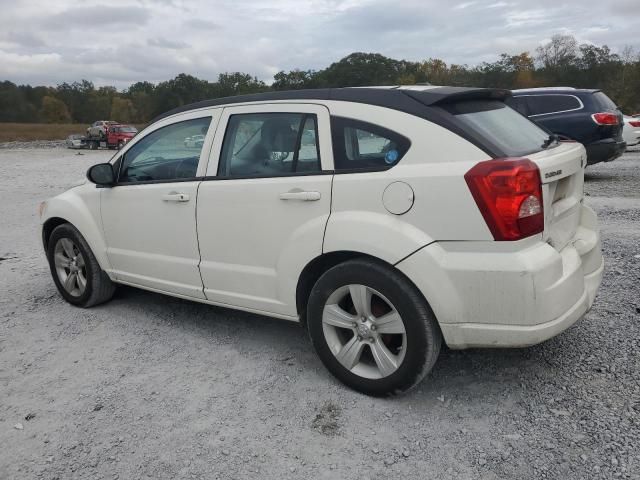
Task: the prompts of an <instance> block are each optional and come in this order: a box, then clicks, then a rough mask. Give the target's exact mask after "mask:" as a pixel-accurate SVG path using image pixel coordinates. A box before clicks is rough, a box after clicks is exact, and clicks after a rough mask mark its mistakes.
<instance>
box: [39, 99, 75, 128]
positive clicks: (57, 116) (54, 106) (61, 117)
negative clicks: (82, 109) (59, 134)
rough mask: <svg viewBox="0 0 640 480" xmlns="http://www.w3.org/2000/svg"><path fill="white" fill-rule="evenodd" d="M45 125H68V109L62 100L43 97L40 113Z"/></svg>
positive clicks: (69, 120) (69, 119)
mask: <svg viewBox="0 0 640 480" xmlns="http://www.w3.org/2000/svg"><path fill="white" fill-rule="evenodd" d="M40 113H41V116H42V119H43V120H44V122H45V123H70V122H71V115H70V114H69V109H68V108H67V106H66V105H65V103H64V102H63V101H62V100H59V99H57V98H55V97H50V96H48V95H47V96H45V97H43V98H42V110H41V111H40Z"/></svg>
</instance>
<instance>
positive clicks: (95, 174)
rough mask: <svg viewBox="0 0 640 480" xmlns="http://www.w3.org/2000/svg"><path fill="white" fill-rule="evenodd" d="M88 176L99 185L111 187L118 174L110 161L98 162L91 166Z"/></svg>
mask: <svg viewBox="0 0 640 480" xmlns="http://www.w3.org/2000/svg"><path fill="white" fill-rule="evenodd" d="M87 178H88V179H89V181H90V182H92V183H95V184H96V185H98V186H99V187H111V186H113V184H114V183H116V176H115V174H114V173H113V166H112V165H111V164H110V163H98V164H97V165H94V166H93V167H91V168H89V170H87Z"/></svg>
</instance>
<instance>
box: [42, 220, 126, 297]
mask: <svg viewBox="0 0 640 480" xmlns="http://www.w3.org/2000/svg"><path fill="white" fill-rule="evenodd" d="M72 258H73V259H74V260H73V261H72V260H71V259H72ZM47 259H48V260H49V268H50V270H51V276H52V277H53V281H54V283H55V284H56V287H57V288H58V291H59V292H60V295H62V297H63V298H64V299H65V300H66V301H67V302H69V303H71V304H72V305H76V306H78V307H84V308H88V307H92V306H94V305H98V304H100V303H103V302H106V301H107V300H109V299H111V297H112V296H113V293H114V291H115V285H114V283H113V282H112V281H111V279H110V278H109V276H108V275H107V274H106V273H105V272H104V270H102V268H100V265H99V264H98V261H97V260H96V257H95V256H94V255H93V252H92V251H91V249H90V248H89V245H88V244H87V242H86V240H85V239H84V237H83V236H82V235H81V234H80V232H79V231H78V230H77V229H76V228H75V227H74V226H73V225H71V224H70V223H64V224H62V225H60V226H58V227H56V228H55V229H54V230H53V232H51V236H50V237H49V241H48V244H47ZM74 273H75V278H73V274H74ZM70 277H71V278H70ZM83 279H84V281H83ZM67 280H68V283H67ZM83 284H84V287H83Z"/></svg>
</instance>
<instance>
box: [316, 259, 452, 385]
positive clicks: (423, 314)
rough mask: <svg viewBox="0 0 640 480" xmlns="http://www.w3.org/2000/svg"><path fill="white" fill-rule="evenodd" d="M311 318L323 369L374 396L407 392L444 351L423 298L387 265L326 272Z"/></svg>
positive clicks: (362, 263)
mask: <svg viewBox="0 0 640 480" xmlns="http://www.w3.org/2000/svg"><path fill="white" fill-rule="evenodd" d="M307 314H308V329H309V334H310V337H311V341H312V343H313V345H314V347H315V349H316V351H317V352H318V355H319V356H320V359H321V360H322V362H323V363H324V364H325V366H326V367H327V368H328V369H329V371H331V373H333V375H335V376H336V377H337V378H338V379H339V380H340V381H342V382H343V383H345V384H346V385H348V386H350V387H351V388H354V389H355V390H358V391H360V392H363V393H366V394H369V395H375V396H384V395H393V394H397V393H401V392H404V391H406V390H409V389H410V388H411V387H413V386H414V385H416V384H417V383H419V382H420V380H422V379H423V378H424V376H425V375H426V374H427V373H428V372H429V370H431V368H432V367H433V364H434V363H435V361H436V359H437V357H438V354H439V352H440V345H441V343H442V337H441V334H440V330H439V328H438V325H437V322H436V320H435V317H434V315H433V313H432V312H431V309H430V308H429V305H428V304H427V302H426V301H425V300H424V297H423V296H422V295H421V293H420V292H419V291H418V290H417V289H416V287H415V286H414V285H413V284H412V283H411V282H410V281H409V280H408V279H407V278H406V277H405V276H404V275H403V274H402V273H400V272H399V271H397V270H395V269H394V268H393V267H391V266H387V265H384V264H382V263H381V262H377V261H374V260H369V259H357V260H351V261H348V262H345V263H342V264H340V265H337V266H335V267H333V268H331V269H330V270H328V271H327V272H326V273H325V274H323V275H322V276H321V277H320V279H319V280H318V282H317V283H316V285H315V286H314V288H313V290H312V292H311V296H310V298H309V305H308V309H307Z"/></svg>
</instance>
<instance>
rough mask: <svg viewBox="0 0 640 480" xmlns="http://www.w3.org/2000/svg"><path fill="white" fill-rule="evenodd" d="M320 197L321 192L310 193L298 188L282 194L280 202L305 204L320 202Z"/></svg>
mask: <svg viewBox="0 0 640 480" xmlns="http://www.w3.org/2000/svg"><path fill="white" fill-rule="evenodd" d="M320 197H321V195H320V192H308V191H304V190H300V189H297V188H296V189H293V190H289V191H288V192H285V193H281V194H280V200H300V201H303V202H315V201H316V200H320Z"/></svg>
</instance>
